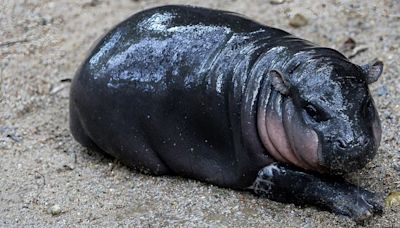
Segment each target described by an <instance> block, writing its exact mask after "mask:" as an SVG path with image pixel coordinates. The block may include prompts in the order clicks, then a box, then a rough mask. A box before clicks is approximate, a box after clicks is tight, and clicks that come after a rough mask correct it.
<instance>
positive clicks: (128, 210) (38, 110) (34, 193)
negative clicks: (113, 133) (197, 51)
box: [0, 0, 400, 227]
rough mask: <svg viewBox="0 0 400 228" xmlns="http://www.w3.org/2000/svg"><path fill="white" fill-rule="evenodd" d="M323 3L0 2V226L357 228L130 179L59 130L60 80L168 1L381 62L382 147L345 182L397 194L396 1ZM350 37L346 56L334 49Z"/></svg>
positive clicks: (399, 70) (399, 85) (294, 210)
mask: <svg viewBox="0 0 400 228" xmlns="http://www.w3.org/2000/svg"><path fill="white" fill-rule="evenodd" d="M275 1H276V0H275ZM275 1H273V2H275ZM321 2H322V1H321ZM321 2H320V1H311V0H308V1H300V0H299V1H288V0H287V1H285V2H284V3H283V4H272V3H271V2H270V1H262V0H256V1H239V0H236V1H235V0H231V1H228V0H222V1H212V0H203V1H194V0H193V1H178V0H174V1H161V0H159V1H140V0H136V1H132V0H121V1H105V0H104V1H102V0H97V1H96V0H91V1H88V0H86V1H78V0H74V1H68V0H59V1H48V0H26V1H22V0H16V1H13V0H2V1H1V2H0V86H1V87H0V88H1V93H0V95H1V101H0V227H20V226H33V227H54V226H60V227H62V226H82V225H83V226H103V227H115V226H135V227H137V226H138V227H143V226H145V227H160V226H162V227H165V226H168V227H175V226H178V227H210V226H211V227H354V226H357V224H355V223H354V222H353V221H352V220H350V219H348V218H346V217H343V216H337V215H334V214H331V213H328V212H325V211H320V210H318V209H316V208H314V207H303V208H300V207H297V206H294V205H292V204H281V203H277V202H273V201H270V200H267V199H264V198H259V197H256V196H254V195H252V194H250V193H248V192H241V191H234V190H231V189H223V188H219V187H216V186H212V185H209V184H205V183H201V182H197V181H193V180H188V179H183V178H178V177H152V176H148V175H143V174H140V173H138V172H135V171H133V170H130V169H128V168H126V167H125V166H123V165H121V164H120V163H119V162H118V161H116V160H114V159H112V158H109V157H104V156H103V155H99V154H96V153H94V152H91V151H87V150H86V149H84V148H83V147H81V146H80V145H79V144H78V143H77V142H76V141H74V140H73V138H72V136H71V134H70V132H69V128H68V96H69V95H68V91H69V86H70V82H69V80H70V79H71V78H72V77H73V76H74V72H75V71H76V69H77V68H78V66H79V64H80V63H81V62H82V61H83V59H84V58H85V55H86V54H87V52H88V50H89V49H90V47H91V45H92V44H93V42H94V41H95V40H96V39H97V38H98V37H99V36H101V35H102V34H103V33H104V32H105V31H107V30H108V29H110V28H111V27H112V26H113V25H115V24H116V23H118V22H120V21H121V20H123V19H125V18H126V17H128V16H129V15H131V14H133V13H135V12H137V11H140V10H142V9H146V8H150V7H153V6H157V5H163V4H167V3H169V4H171V3H180V4H183V3H184V4H191V5H199V6H206V7H211V8H218V9H225V10H230V11H235V12H239V13H242V14H245V15H247V16H248V17H250V18H252V19H254V20H257V21H260V22H262V23H265V24H267V25H270V26H274V27H279V28H282V29H284V30H287V31H289V32H291V33H293V34H295V35H297V36H300V37H303V38H306V39H309V40H311V41H313V42H315V43H318V44H321V45H323V46H328V47H332V48H336V49H340V50H343V51H344V52H345V54H346V55H348V56H352V61H354V62H355V63H358V64H363V63H367V62H369V61H371V60H372V59H374V58H379V59H381V60H382V61H383V62H384V63H385V70H384V74H383V76H382V78H381V79H380V80H379V81H378V82H376V83H375V84H373V85H371V86H370V89H371V93H372V95H373V97H374V99H375V103H376V105H377V108H378V110H379V114H380V117H381V120H382V127H383V138H382V143H381V147H380V149H379V151H378V155H377V156H376V159H375V160H374V161H373V162H372V163H370V164H368V166H367V167H366V168H364V169H362V170H360V171H357V172H355V173H352V174H349V175H348V177H347V178H348V179H349V180H351V181H352V182H354V183H356V184H359V185H361V186H363V187H366V188H368V189H371V190H374V191H378V192H382V193H384V194H385V195H387V194H388V193H389V192H394V191H400V177H399V174H400V163H399V161H400V159H399V157H400V150H399V144H400V137H399V136H400V131H399V127H400V125H399V119H400V102H399V101H400V96H399V94H400V80H399V79H400V78H399V74H400V64H399V54H400V48H399V43H400V14H399V12H400V3H399V2H398V1H397V0H392V1H391V0H384V1H379V0H371V1H326V2H325V3H321ZM296 13H299V14H301V15H303V16H304V17H305V18H306V19H307V21H306V23H304V22H301V23H300V26H299V27H293V26H290V25H289V21H290V19H291V18H292V17H294V15H295V14H296ZM291 24H292V25H293V23H291ZM295 24H296V23H295ZM304 24H305V25H304ZM349 38H352V39H353V40H354V41H355V42H356V46H355V48H354V49H351V48H349V47H347V48H346V47H344V46H343V44H344V43H345V41H346V40H348V39H349ZM347 43H349V42H347ZM350 43H351V42H350ZM346 49H347V50H346ZM399 212H400V206H393V207H386V208H385V211H384V214H383V215H382V216H375V217H374V218H372V219H371V220H369V221H367V222H365V223H364V226H367V227H399V226H400V220H399V219H398V217H399Z"/></svg>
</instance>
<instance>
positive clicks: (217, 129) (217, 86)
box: [70, 6, 383, 221]
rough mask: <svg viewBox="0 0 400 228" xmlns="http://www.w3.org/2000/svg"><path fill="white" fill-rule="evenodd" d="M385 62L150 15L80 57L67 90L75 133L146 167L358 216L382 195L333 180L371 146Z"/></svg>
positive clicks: (244, 28)
mask: <svg viewBox="0 0 400 228" xmlns="http://www.w3.org/2000/svg"><path fill="white" fill-rule="evenodd" d="M382 66H383V65H382V63H381V62H380V61H375V62H372V63H370V64H366V65H364V66H357V65H355V64H353V63H351V62H349V60H348V59H346V57H344V56H343V55H342V54H340V53H338V52H337V51H335V50H332V49H328V48H321V47H317V46H316V45H314V44H312V43H310V42H308V41H305V40H302V39H299V38H296V37H294V36H292V35H290V34H288V33H286V32H284V31H282V30H279V29H275V28H271V27H267V26H264V25H261V24H258V23H256V22H253V21H251V20H249V19H245V18H243V17H241V16H239V15H235V14H233V13H230V12H224V11H217V10H209V9H204V8H194V7H187V6H165V7H159V8H154V9H150V10H146V11H143V12H140V13H138V14H135V15H133V16H131V17H130V18H128V19H127V20H126V21H124V22H122V23H121V24H119V25H118V26H116V27H115V28H114V29H112V30H111V31H110V32H109V33H107V34H106V35H105V36H104V37H103V38H102V39H101V40H100V41H99V42H98V44H97V45H96V46H95V47H94V49H93V50H92V51H91V53H90V55H89V56H88V58H87V59H86V60H85V61H84V63H83V64H82V66H81V67H80V69H79V70H78V72H77V74H76V76H75V78H74V79H73V82H72V87H71V96H70V125H71V132H72V134H73V136H74V138H75V139H76V140H77V141H78V142H80V143H81V144H82V145H84V146H86V147H89V148H91V149H94V150H97V151H102V152H105V153H107V154H110V155H112V156H115V157H117V158H118V159H120V160H121V161H122V162H124V163H125V164H127V165H128V166H131V167H134V168H136V169H138V170H142V171H144V172H148V173H151V174H155V175H164V174H171V175H181V176H186V177H189V178H194V179H198V180H201V181H206V182H208V183H212V184H215V185H218V186H222V187H230V188H235V189H252V190H253V191H254V192H255V193H256V194H259V195H264V196H267V197H269V198H270V199H273V200H278V201H284V202H293V203H297V204H314V205H317V206H319V207H321V208H325V209H328V210H330V211H333V212H336V213H339V214H344V215H348V216H351V217H353V218H354V219H355V220H358V221H359V220H363V219H365V218H368V217H370V216H371V215H372V214H374V213H378V212H380V211H381V209H382V208H381V206H380V204H379V200H378V198H377V197H376V196H375V194H373V193H371V192H369V191H367V190H363V189H361V190H359V188H357V187H356V186H354V185H351V184H348V183H346V182H344V181H342V180H337V179H335V178H329V177H330V175H331V174H335V175H336V174H342V173H347V172H350V171H353V170H355V169H358V168H361V167H363V166H364V165H365V164H366V163H367V162H368V161H370V160H371V159H372V158H373V156H374V155H375V153H376V151H377V148H378V146H379V143H380V137H381V129H380V123H379V118H378V114H377V111H376V109H375V107H374V104H373V100H372V98H371V95H370V93H369V90H368V84H369V83H372V82H374V81H376V80H377V79H378V78H379V76H380V75H381V73H382ZM276 162H278V163H276Z"/></svg>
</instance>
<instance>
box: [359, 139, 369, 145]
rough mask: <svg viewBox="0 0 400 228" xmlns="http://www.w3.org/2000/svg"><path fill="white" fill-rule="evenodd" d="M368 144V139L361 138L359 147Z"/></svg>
mask: <svg viewBox="0 0 400 228" xmlns="http://www.w3.org/2000/svg"><path fill="white" fill-rule="evenodd" d="M368 143H369V138H363V139H361V146H365V145H367V144H368Z"/></svg>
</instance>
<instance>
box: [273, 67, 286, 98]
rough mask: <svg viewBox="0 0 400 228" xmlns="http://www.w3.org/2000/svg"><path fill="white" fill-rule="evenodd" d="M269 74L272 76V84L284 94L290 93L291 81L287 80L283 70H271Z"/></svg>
mask: <svg viewBox="0 0 400 228" xmlns="http://www.w3.org/2000/svg"><path fill="white" fill-rule="evenodd" d="M268 74H269V76H270V77H272V86H273V87H274V88H275V89H276V90H277V91H279V92H280V93H281V94H283V95H287V94H288V93H289V83H287V81H286V80H285V78H284V76H283V74H282V72H280V71H278V70H271V71H270V72H269V73H268Z"/></svg>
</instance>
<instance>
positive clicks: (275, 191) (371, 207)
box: [251, 163, 383, 221]
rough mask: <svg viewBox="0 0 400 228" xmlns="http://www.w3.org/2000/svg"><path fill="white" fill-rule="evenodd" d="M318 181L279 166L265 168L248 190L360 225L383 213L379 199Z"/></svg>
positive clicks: (336, 183) (345, 186)
mask: <svg viewBox="0 0 400 228" xmlns="http://www.w3.org/2000/svg"><path fill="white" fill-rule="evenodd" d="M333 179H334V178H332V179H328V178H324V177H319V176H317V175H313V174H309V173H305V172H303V171H299V170H295V169H292V168H291V167H288V166H285V165H279V164H276V163H275V164H272V165H269V166H266V167H264V168H263V169H262V170H260V172H259V173H258V176H257V178H256V181H255V182H254V184H253V186H252V187H251V189H253V191H254V192H255V193H256V194H257V195H262V196H266V197H268V198H270V199H272V200H276V201H280V202H288V203H295V204H298V205H301V204H303V205H306V204H308V205H315V206H318V207H320V208H322V209H327V210H329V211H332V212H334V213H336V214H342V215H346V216H349V217H351V218H353V219H354V220H355V221H362V220H364V219H366V218H368V217H371V216H372V215H373V214H374V213H377V214H379V213H382V209H383V208H382V199H379V197H378V196H377V195H376V194H374V193H372V192H370V191H367V190H365V189H362V188H360V187H358V186H355V185H352V184H350V183H347V182H345V181H343V180H337V178H336V180H333Z"/></svg>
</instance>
